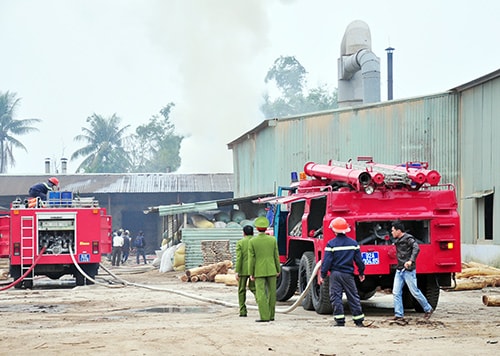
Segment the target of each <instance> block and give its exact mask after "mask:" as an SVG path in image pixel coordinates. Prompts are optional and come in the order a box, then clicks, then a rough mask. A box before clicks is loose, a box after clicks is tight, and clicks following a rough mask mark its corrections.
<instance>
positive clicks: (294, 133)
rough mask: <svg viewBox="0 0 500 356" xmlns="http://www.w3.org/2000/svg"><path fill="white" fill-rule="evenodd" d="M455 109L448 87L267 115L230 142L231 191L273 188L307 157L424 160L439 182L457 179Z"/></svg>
mask: <svg viewBox="0 0 500 356" xmlns="http://www.w3.org/2000/svg"><path fill="white" fill-rule="evenodd" d="M457 110H458V104H457V94H456V93H452V92H447V93H441V94H438V95H433V96H426V97H419V98H412V99H407V100H400V101H393V102H384V103H380V104H376V105H369V106H363V107H358V108H348V109H340V110H335V111H329V112H323V113H315V114H310V115H307V116H297V117H292V118H286V119H278V120H270V121H269V122H270V124H269V126H267V127H265V126H264V128H263V129H260V130H255V131H254V132H252V133H251V134H248V135H247V136H246V139H243V140H240V141H239V142H238V143H237V144H234V145H233V146H232V149H233V157H234V167H235V169H234V171H235V182H236V186H235V196H245V195H253V194H258V193H264V192H272V191H274V190H275V187H276V186H277V185H287V184H289V182H290V172H291V171H302V170H303V167H304V164H305V163H307V162H310V161H312V162H315V163H321V164H327V163H328V160H329V159H334V160H338V161H347V160H348V159H351V158H352V159H353V160H356V158H357V157H358V156H373V159H374V161H375V162H379V163H384V164H399V163H404V162H407V161H414V162H415V161H427V162H429V164H430V167H431V168H432V169H436V170H438V171H439V172H440V173H441V174H442V176H443V178H442V180H441V181H442V182H450V183H454V184H458V183H459V182H458V158H457V150H458V142H457V141H458V140H457V122H458V120H457ZM261 127H263V126H262V125H261Z"/></svg>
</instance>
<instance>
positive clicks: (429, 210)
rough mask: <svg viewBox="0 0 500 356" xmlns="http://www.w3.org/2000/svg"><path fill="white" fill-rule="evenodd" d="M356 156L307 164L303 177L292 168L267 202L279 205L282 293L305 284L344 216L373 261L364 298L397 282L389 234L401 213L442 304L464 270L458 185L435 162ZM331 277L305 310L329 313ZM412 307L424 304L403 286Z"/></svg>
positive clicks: (422, 276) (423, 274) (428, 290)
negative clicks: (396, 162) (444, 179)
mask: <svg viewBox="0 0 500 356" xmlns="http://www.w3.org/2000/svg"><path fill="white" fill-rule="evenodd" d="M359 160H360V161H358V162H356V163H352V162H350V161H348V162H335V161H330V162H329V164H328V165H320V164H315V163H312V162H310V163H307V164H306V165H305V166H304V172H303V173H301V179H300V180H299V179H295V178H297V175H296V174H292V181H295V182H293V183H292V184H291V185H290V186H289V187H280V189H279V190H278V194H277V196H275V197H271V198H263V199H259V200H257V201H254V202H255V203H268V204H271V206H272V208H273V209H274V221H273V224H272V226H273V230H274V232H273V233H274V235H275V236H276V238H277V240H278V247H279V250H280V255H281V259H282V273H281V275H280V277H279V278H278V285H277V299H278V300H280V301H285V300H288V299H289V298H291V297H292V296H293V295H294V293H295V291H296V289H297V288H298V289H299V291H300V292H302V291H303V290H305V288H306V286H307V282H308V281H309V279H310V278H311V276H312V273H313V270H314V267H315V265H316V263H317V262H318V261H320V260H321V259H322V256H323V253H324V249H325V246H326V244H327V242H328V241H329V240H330V239H332V238H334V233H333V231H331V229H329V228H328V227H329V225H330V222H331V221H332V220H333V219H334V218H336V217H338V216H340V217H343V218H345V219H346V220H347V222H348V223H349V225H350V227H351V232H350V233H349V234H348V235H350V236H351V238H355V239H356V241H357V242H358V244H359V245H360V248H361V252H362V257H363V260H364V262H365V264H366V270H365V275H366V279H365V281H364V282H362V283H361V282H359V280H358V279H356V281H357V283H358V284H357V287H358V291H359V294H360V297H361V299H368V298H370V297H371V296H373V295H374V294H375V292H376V289H377V288H383V289H388V288H392V283H393V278H394V271H395V267H396V264H397V260H396V250H395V246H394V245H393V237H392V235H391V233H390V229H391V223H392V222H393V221H394V220H402V221H403V223H404V225H405V227H406V229H407V230H408V232H409V233H410V234H411V235H413V236H414V237H415V238H416V239H417V241H418V243H419V246H420V254H419V256H418V258H417V280H418V286H419V288H420V289H421V290H422V292H423V293H424V295H425V296H426V297H427V299H428V300H429V303H430V304H431V305H432V307H433V308H436V306H437V303H438V299H439V292H440V289H441V288H450V287H452V285H453V283H454V276H455V273H456V272H460V271H461V255H460V219H459V215H458V212H457V206H458V205H457V199H456V194H455V188H454V186H453V185H451V184H440V183H439V181H440V178H441V176H440V174H439V173H438V172H437V171H435V170H429V169H428V164H427V163H425V162H421V163H411V162H409V163H406V164H403V165H400V166H387V165H381V164H376V163H374V162H373V161H372V159H371V157H363V158H359ZM328 287H329V286H328V279H326V280H325V281H324V283H323V284H321V285H320V284H318V283H317V275H316V277H315V281H314V283H313V285H312V288H311V289H310V290H309V293H308V294H307V295H306V297H305V298H304V300H303V302H302V306H303V307H304V309H306V310H315V311H316V312H317V313H319V314H329V313H331V312H332V307H331V304H330V301H329V291H328ZM403 299H404V306H405V308H415V310H417V311H421V310H420V309H421V307H420V305H419V304H418V303H417V302H416V301H415V300H414V299H413V297H412V296H411V294H410V293H409V291H408V290H407V289H406V287H405V290H404V291H403Z"/></svg>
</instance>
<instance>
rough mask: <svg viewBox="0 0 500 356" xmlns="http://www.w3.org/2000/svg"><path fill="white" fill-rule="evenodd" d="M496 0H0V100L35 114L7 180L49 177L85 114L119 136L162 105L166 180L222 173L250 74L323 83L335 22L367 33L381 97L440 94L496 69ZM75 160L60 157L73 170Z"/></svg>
mask: <svg viewBox="0 0 500 356" xmlns="http://www.w3.org/2000/svg"><path fill="white" fill-rule="evenodd" d="M499 13H500V2H499V1H497V0H483V1H481V2H478V3H475V2H471V1H468V0H453V1H451V0H438V1H437V0H432V1H431V0H421V1H418V2H414V1H412V2H410V1H401V0H385V1H384V0H380V1H373V0H358V1H355V2H354V1H352V2H345V1H344V2H339V1H332V0H44V1H38V0H16V1H9V0H0V44H1V45H2V50H1V52H0V53H1V54H0V92H1V93H5V92H7V91H8V92H11V93H16V94H17V97H18V98H20V103H19V107H18V110H17V112H16V115H15V118H16V119H28V118H39V119H41V120H42V121H41V122H40V123H38V124H36V127H37V128H38V129H39V131H37V132H34V133H30V134H29V135H25V136H19V137H18V139H19V140H20V141H21V142H22V143H23V144H24V145H25V146H26V148H27V152H25V151H23V150H22V149H15V150H14V155H15V159H16V165H15V166H14V167H9V169H8V173H9V174H43V173H44V172H45V164H44V162H45V159H46V158H50V160H51V171H52V172H54V173H55V172H58V171H60V159H61V158H70V157H71V155H72V153H73V152H75V151H76V150H77V149H78V148H80V147H81V145H82V143H81V142H77V141H75V140H74V138H75V136H77V135H79V134H81V133H82V127H88V126H87V123H86V119H87V117H89V116H91V115H93V114H94V113H95V114H98V115H102V116H104V117H110V116H111V115H113V114H116V115H117V116H119V117H120V118H121V119H122V122H121V123H122V125H123V126H125V125H130V128H129V129H128V131H127V132H128V133H130V134H132V133H133V132H134V131H135V128H136V127H137V126H139V125H142V124H146V123H147V122H148V121H149V119H150V118H151V117H152V116H153V115H156V114H158V113H159V112H160V110H161V109H162V108H163V107H164V106H166V105H167V104H168V103H170V102H173V103H174V104H175V107H174V108H173V110H172V112H171V115H170V120H171V122H172V123H173V124H174V125H175V128H176V133H177V134H180V135H183V136H184V137H185V138H184V140H183V143H182V147H181V160H182V164H181V167H180V169H179V170H178V171H177V173H232V172H233V161H232V151H231V150H229V149H228V147H227V144H228V143H230V142H231V141H233V140H235V139H236V138H238V137H240V136H241V135H243V134H244V133H245V132H247V131H249V130H251V129H253V128H254V127H256V126H257V125H259V124H260V123H261V122H262V121H263V120H265V119H266V118H265V117H264V116H263V115H262V113H260V111H259V106H260V105H261V103H262V97H263V94H264V93H265V92H266V90H271V89H270V87H269V86H268V85H266V84H265V82H264V78H265V76H266V74H267V71H268V70H269V68H271V66H272V65H273V62H274V60H275V59H277V58H278V57H280V56H295V58H296V59H297V60H298V61H299V62H300V63H301V64H302V66H303V67H304V68H305V69H306V70H307V72H308V74H307V80H308V85H309V87H310V88H313V87H317V86H320V85H326V86H327V87H328V88H331V89H332V90H333V89H334V88H336V87H337V83H338V76H337V59H338V58H339V56H340V43H341V41H342V37H343V35H344V32H345V29H346V27H347V26H348V25H349V23H351V22H352V21H355V20H361V21H364V22H366V24H367V25H368V26H369V28H370V31H371V40H372V52H373V53H375V54H376V55H377V56H378V57H379V58H380V68H381V96H382V98H381V99H382V101H385V100H387V54H386V51H385V49H386V48H387V47H393V48H395V51H394V54H393V62H394V63H393V93H394V99H404V98H409V97H414V96H421V95H429V94H434V93H439V92H444V91H446V90H449V89H451V88H454V87H456V86H458V85H461V84H464V83H467V82H469V81H471V80H474V79H476V78H478V77H480V76H483V75H486V74H488V73H491V72H493V71H495V70H497V69H499V67H500V46H498V41H497V38H498V30H499V25H498V14H499ZM80 162H81V160H70V161H69V162H68V168H67V169H68V173H74V172H75V171H76V169H77V167H78V165H79V164H80Z"/></svg>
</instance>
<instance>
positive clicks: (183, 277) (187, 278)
mask: <svg viewBox="0 0 500 356" xmlns="http://www.w3.org/2000/svg"><path fill="white" fill-rule="evenodd" d="M179 279H180V280H181V281H183V282H189V277H188V276H186V275H185V274H183V275H182V276H180V277H179Z"/></svg>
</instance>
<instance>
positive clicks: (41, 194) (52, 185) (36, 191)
mask: <svg viewBox="0 0 500 356" xmlns="http://www.w3.org/2000/svg"><path fill="white" fill-rule="evenodd" d="M58 186H59V179H57V178H56V177H50V178H49V179H48V180H47V183H45V182H42V183H37V184H35V185H34V186H32V187H31V188H30V190H29V192H28V194H29V196H30V197H31V198H40V199H41V200H47V193H48V192H49V191H55V190H57V188H58Z"/></svg>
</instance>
